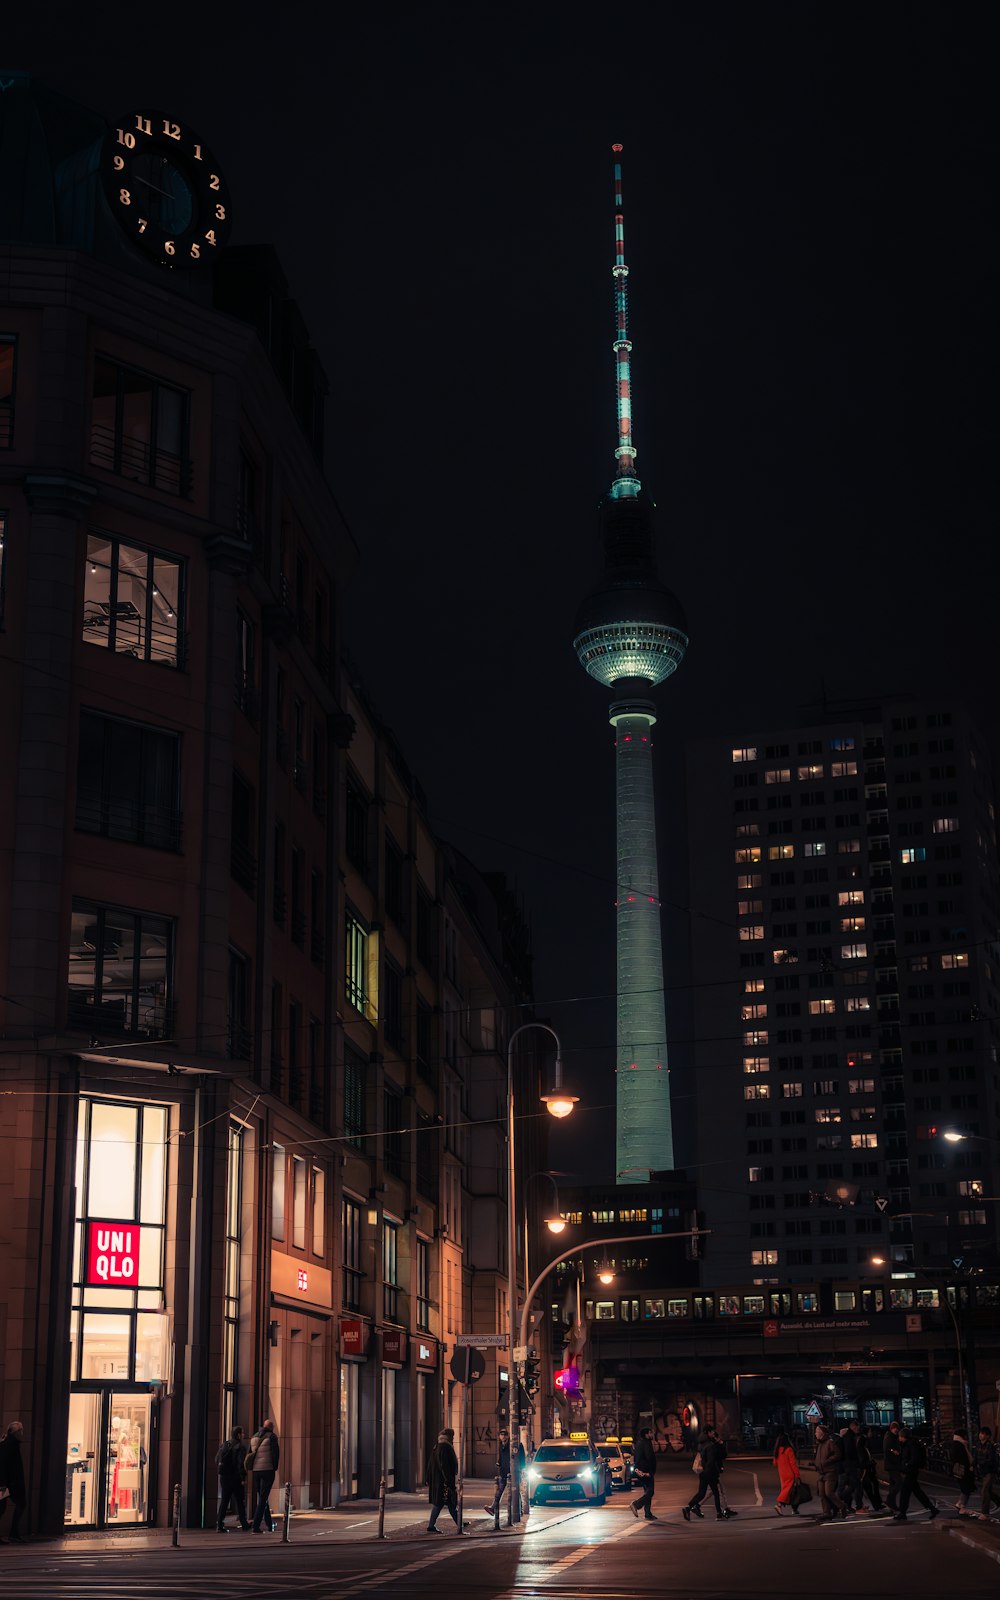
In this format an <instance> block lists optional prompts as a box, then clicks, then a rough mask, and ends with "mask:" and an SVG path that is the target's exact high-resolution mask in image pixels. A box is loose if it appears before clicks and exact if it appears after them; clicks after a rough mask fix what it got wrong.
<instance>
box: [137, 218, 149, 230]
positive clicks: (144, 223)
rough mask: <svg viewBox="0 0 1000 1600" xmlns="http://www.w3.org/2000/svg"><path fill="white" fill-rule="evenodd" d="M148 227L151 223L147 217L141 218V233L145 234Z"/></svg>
mask: <svg viewBox="0 0 1000 1600" xmlns="http://www.w3.org/2000/svg"><path fill="white" fill-rule="evenodd" d="M148 227H149V223H148V222H147V220H146V218H145V217H140V218H139V232H140V233H145V231H146V229H147V228H148Z"/></svg>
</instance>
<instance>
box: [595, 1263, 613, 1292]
mask: <svg viewBox="0 0 1000 1600" xmlns="http://www.w3.org/2000/svg"><path fill="white" fill-rule="evenodd" d="M597 1281H598V1283H603V1284H604V1286H605V1288H607V1287H608V1286H609V1285H610V1284H612V1283H614V1281H615V1274H614V1269H613V1268H612V1267H611V1266H610V1265H609V1264H608V1262H606V1261H602V1263H601V1267H600V1271H599V1272H598V1274H597Z"/></svg>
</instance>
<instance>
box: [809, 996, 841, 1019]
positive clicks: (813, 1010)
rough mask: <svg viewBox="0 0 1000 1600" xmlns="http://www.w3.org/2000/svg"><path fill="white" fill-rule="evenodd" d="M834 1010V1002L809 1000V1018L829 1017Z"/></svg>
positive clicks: (835, 1003) (835, 1004) (835, 1005)
mask: <svg viewBox="0 0 1000 1600" xmlns="http://www.w3.org/2000/svg"><path fill="white" fill-rule="evenodd" d="M836 1009H837V1002H836V1000H830V999H824V1000H810V1002H809V1015H810V1016H811V1017H821V1016H829V1015H830V1014H831V1013H832V1012H834V1011H836Z"/></svg>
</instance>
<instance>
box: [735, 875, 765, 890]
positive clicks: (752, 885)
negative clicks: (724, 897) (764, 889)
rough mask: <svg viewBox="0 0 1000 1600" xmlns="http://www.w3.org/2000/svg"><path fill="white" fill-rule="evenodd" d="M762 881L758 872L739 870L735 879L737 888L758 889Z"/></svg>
mask: <svg viewBox="0 0 1000 1600" xmlns="http://www.w3.org/2000/svg"><path fill="white" fill-rule="evenodd" d="M763 882H764V880H763V878H762V877H761V875H760V873H759V872H741V873H740V875H739V877H738V878H737V880H736V887H737V889H759V888H760V886H761V884H762V883H763Z"/></svg>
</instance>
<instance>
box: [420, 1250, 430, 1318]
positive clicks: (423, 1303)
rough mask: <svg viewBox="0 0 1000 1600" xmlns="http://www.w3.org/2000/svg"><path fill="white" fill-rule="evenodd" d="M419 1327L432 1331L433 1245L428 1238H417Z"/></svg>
mask: <svg viewBox="0 0 1000 1600" xmlns="http://www.w3.org/2000/svg"><path fill="white" fill-rule="evenodd" d="M417 1327H418V1328H420V1330H421V1331H422V1332H423V1333H430V1331H431V1247H430V1245H429V1243H428V1242H427V1240H426V1239H418V1240H417Z"/></svg>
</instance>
